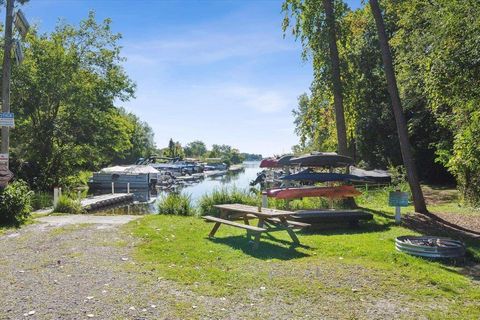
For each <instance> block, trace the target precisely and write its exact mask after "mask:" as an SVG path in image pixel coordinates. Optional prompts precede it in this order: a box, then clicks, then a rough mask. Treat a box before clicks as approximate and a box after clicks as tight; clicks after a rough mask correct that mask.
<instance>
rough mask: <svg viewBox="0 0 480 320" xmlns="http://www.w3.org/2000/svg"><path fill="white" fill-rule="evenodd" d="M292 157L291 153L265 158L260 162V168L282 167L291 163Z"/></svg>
mask: <svg viewBox="0 0 480 320" xmlns="http://www.w3.org/2000/svg"><path fill="white" fill-rule="evenodd" d="M292 158H293V155H285V156H282V157H279V158H266V159H263V160H262V161H261V162H260V168H270V169H273V168H282V167H288V166H291V165H292V164H291V163H290V159H292Z"/></svg>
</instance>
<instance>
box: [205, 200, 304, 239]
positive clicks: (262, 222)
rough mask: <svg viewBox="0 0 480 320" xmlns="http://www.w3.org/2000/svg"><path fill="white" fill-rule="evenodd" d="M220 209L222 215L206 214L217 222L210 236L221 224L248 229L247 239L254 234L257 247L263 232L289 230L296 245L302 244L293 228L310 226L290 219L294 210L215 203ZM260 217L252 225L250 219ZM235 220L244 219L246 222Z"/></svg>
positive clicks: (212, 220) (209, 219)
mask: <svg viewBox="0 0 480 320" xmlns="http://www.w3.org/2000/svg"><path fill="white" fill-rule="evenodd" d="M214 207H215V208H218V209H220V217H219V218H218V217H213V216H204V217H203V218H204V219H205V220H206V221H211V222H215V225H214V226H213V228H212V231H211V232H210V234H209V237H214V236H215V233H216V232H217V230H218V228H219V227H220V225H221V224H226V225H230V226H232V227H237V228H242V229H246V230H247V239H248V240H251V237H252V236H254V243H253V247H254V248H257V247H258V244H259V242H260V236H261V234H262V233H263V232H265V233H270V232H275V231H287V232H288V234H289V235H290V238H291V239H292V241H293V243H294V244H295V245H298V244H300V241H299V240H298V238H297V235H296V234H295V232H294V231H293V229H294V228H295V229H301V228H304V227H308V226H310V225H309V224H308V223H303V222H296V221H290V220H288V218H289V217H290V216H291V215H293V214H295V213H294V212H292V211H285V210H277V209H269V208H260V210H259V208H258V207H255V206H248V205H244V204H238V203H235V204H219V205H214ZM251 219H258V223H257V226H252V225H250V222H249V220H251ZM233 220H243V223H244V224H241V223H237V222H235V221H233Z"/></svg>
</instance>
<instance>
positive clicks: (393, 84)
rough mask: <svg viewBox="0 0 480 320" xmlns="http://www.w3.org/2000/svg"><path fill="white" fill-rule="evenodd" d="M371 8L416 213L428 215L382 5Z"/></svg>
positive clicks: (375, 1)
mask: <svg viewBox="0 0 480 320" xmlns="http://www.w3.org/2000/svg"><path fill="white" fill-rule="evenodd" d="M370 7H371V9H372V13H373V17H374V18H375V24H376V26H377V32H378V39H379V42H380V49H381V51H382V60H383V66H384V69H385V75H386V78H387V89H388V93H389V95H390V99H391V103H392V108H393V114H394V115H395V122H396V124H397V131H398V138H399V140H400V149H401V152H402V158H403V163H404V165H405V169H406V171H407V177H408V183H409V185H410V190H411V192H412V197H413V204H414V207H415V211H416V212H420V213H427V207H426V205H425V199H424V198H423V192H422V189H421V187H420V182H419V181H418V176H417V170H416V168H415V162H414V160H413V156H412V150H411V149H412V147H411V145H410V141H409V139H408V129H407V122H406V120H405V115H404V114H403V109H402V104H401V101H400V96H399V94H398V87H397V81H396V78H395V71H394V69H393V62H392V54H391V52H390V46H389V44H388V38H387V33H386V31H385V24H384V21H383V16H382V12H381V10H380V5H379V4H378V1H377V0H370Z"/></svg>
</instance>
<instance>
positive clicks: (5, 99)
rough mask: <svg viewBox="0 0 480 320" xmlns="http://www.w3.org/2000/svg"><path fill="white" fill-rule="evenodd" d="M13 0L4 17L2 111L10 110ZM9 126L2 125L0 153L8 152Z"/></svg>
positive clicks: (8, 2)
mask: <svg viewBox="0 0 480 320" xmlns="http://www.w3.org/2000/svg"><path fill="white" fill-rule="evenodd" d="M13 7H14V0H7V7H6V18H5V38H4V43H5V44H4V46H3V74H2V112H10V75H11V71H12V44H13V42H12V27H13V26H12V23H13ZM9 130H10V128H8V127H2V130H1V131H2V144H1V149H0V153H8V147H9V144H10V131H9ZM7 166H8V163H7Z"/></svg>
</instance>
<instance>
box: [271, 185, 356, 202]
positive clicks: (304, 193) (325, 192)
mask: <svg viewBox="0 0 480 320" xmlns="http://www.w3.org/2000/svg"><path fill="white" fill-rule="evenodd" d="M360 194H361V193H360V191H358V190H357V189H355V187H354V186H348V185H345V186H335V187H304V188H283V189H269V190H267V191H266V195H267V196H268V197H273V198H276V199H300V198H306V197H326V198H330V199H341V198H349V197H355V196H358V195H360Z"/></svg>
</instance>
